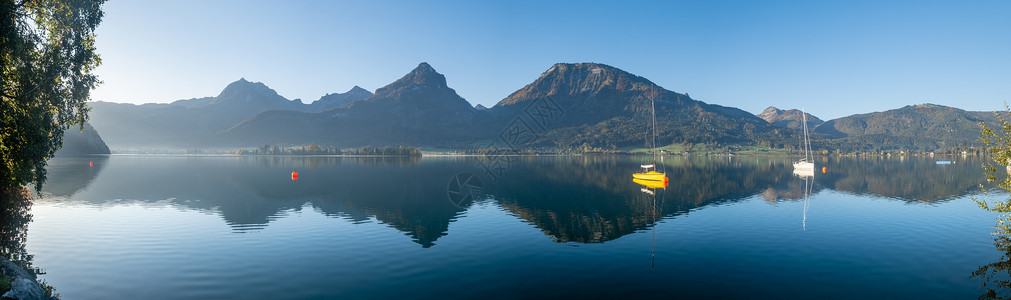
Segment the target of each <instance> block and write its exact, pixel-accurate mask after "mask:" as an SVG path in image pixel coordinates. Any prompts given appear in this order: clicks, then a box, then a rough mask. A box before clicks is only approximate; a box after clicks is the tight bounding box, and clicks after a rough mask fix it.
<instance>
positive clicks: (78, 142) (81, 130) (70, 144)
mask: <svg viewBox="0 0 1011 300" xmlns="http://www.w3.org/2000/svg"><path fill="white" fill-rule="evenodd" d="M80 154H109V146H107V145H106V144H105V141H103V140H102V137H101V136H99V135H98V131H96V130H95V128H94V127H91V124H88V123H84V126H82V127H77V126H72V127H70V128H68V129H66V130H64V131H63V146H62V147H61V148H60V150H59V151H56V155H60V156H65V155H80Z"/></svg>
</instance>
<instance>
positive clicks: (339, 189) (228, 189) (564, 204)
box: [41, 156, 982, 247]
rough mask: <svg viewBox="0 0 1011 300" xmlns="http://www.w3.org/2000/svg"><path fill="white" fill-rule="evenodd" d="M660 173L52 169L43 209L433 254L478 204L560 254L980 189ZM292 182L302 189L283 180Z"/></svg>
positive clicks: (673, 165) (269, 164) (936, 172)
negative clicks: (303, 235) (297, 226)
mask: <svg viewBox="0 0 1011 300" xmlns="http://www.w3.org/2000/svg"><path fill="white" fill-rule="evenodd" d="M86 160H94V161H95V167H94V168H92V167H88V164H87V161H86ZM663 164H664V166H665V167H666V169H667V176H668V178H669V179H670V181H669V185H668V186H667V187H666V189H664V190H661V191H654V192H655V193H659V194H661V195H659V196H660V198H661V199H660V201H659V202H657V201H652V200H646V199H644V198H643V197H644V195H646V193H643V191H642V188H643V187H642V186H640V185H638V184H636V183H635V182H633V181H631V180H630V178H629V174H630V172H632V171H634V169H635V167H637V166H638V164H637V163H636V162H635V161H634V159H633V158H628V157H608V156H584V157H521V158H517V160H516V162H515V163H514V164H513V165H512V166H511V168H510V170H509V172H508V173H506V174H505V175H504V176H502V177H501V178H498V181H497V182H494V183H491V182H492V181H491V180H483V182H485V183H489V184H485V185H483V186H479V188H477V190H479V192H478V193H476V194H474V193H471V192H473V191H474V190H475V183H476V182H481V181H482V180H481V179H482V177H481V176H482V175H481V172H480V168H479V167H478V164H477V162H476V160H475V159H473V158H467V157H441V158H416V157H415V158H349V157H190V156H183V157H173V156H113V157H111V158H58V159H53V160H52V161H51V162H50V164H49V165H50V167H49V177H50V181H49V182H48V183H47V184H46V186H45V189H44V191H43V192H44V193H45V194H46V197H45V198H43V199H42V200H41V201H52V202H67V201H69V202H75V203H85V204H89V205H97V206H107V205H117V204H120V203H133V202H140V203H168V204H170V205H173V206H178V207H186V208H190V209H197V210H203V211H208V212H212V213H215V214H217V215H220V216H221V218H223V219H224V220H225V222H226V223H227V224H229V225H231V226H232V227H233V229H234V230H235V231H236V232H245V231H248V230H257V229H261V228H264V227H266V226H268V225H269V224H270V223H271V222H272V221H273V220H276V219H278V218H282V217H284V216H285V215H286V214H287V213H288V212H292V211H299V210H301V209H303V208H304V207H307V206H306V204H309V207H312V209H315V210H317V211H319V212H321V213H323V214H325V215H327V216H331V217H335V218H342V219H346V220H348V221H350V222H373V220H374V221H378V222H381V223H383V224H387V225H388V226H390V227H392V228H395V229H397V230H398V231H400V232H403V233H404V234H405V235H407V236H409V237H410V238H411V239H412V240H413V241H414V242H416V243H418V244H419V245H421V246H422V247H431V246H433V245H435V243H436V241H437V240H438V239H439V238H441V237H442V236H445V235H447V234H448V233H449V232H448V231H449V224H450V223H452V222H454V221H455V220H457V219H458V218H460V217H461V216H462V215H464V212H466V211H467V209H468V207H469V206H468V204H469V203H471V202H473V201H474V200H475V197H487V198H490V199H494V201H495V203H497V205H499V206H501V207H502V208H504V209H505V210H507V211H509V212H511V213H512V214H514V215H515V216H518V217H519V218H521V219H523V220H524V221H526V222H528V223H530V224H532V225H534V226H535V227H537V228H538V229H540V230H541V231H542V232H543V233H544V234H545V235H547V236H548V237H550V238H551V239H552V240H554V241H556V242H560V243H566V242H575V243H600V242H606V241H610V240H614V239H617V238H620V237H622V236H624V235H627V234H631V233H634V232H636V231H640V230H645V229H648V228H651V227H652V226H653V225H654V224H656V223H657V222H658V221H660V220H662V219H664V218H675V217H677V216H679V215H684V214H688V213H690V212H691V211H693V210H697V209H700V208H704V207H706V206H710V205H716V204H721V203H731V202H736V201H741V200H744V199H748V198H751V197H753V196H756V195H760V196H761V197H763V198H765V199H766V200H767V201H770V202H776V201H783V200H788V201H795V200H797V201H799V200H800V199H806V196H808V195H810V194H811V193H817V192H818V190H820V189H833V190H837V191H842V192H846V193H853V194H874V195H879V196H884V197H888V198H892V199H900V200H902V201H908V202H925V203H937V202H940V201H946V200H949V199H952V198H955V197H958V196H961V195H965V194H968V193H970V192H971V191H975V188H976V187H978V185H979V184H980V183H981V181H982V180H981V179H980V176H978V164H977V163H975V162H973V161H971V159H970V160H958V161H956V162H955V163H954V164H952V165H944V166H938V165H935V164H934V163H933V161H932V160H925V159H914V158H908V159H904V160H898V159H892V160H888V159H848V158H831V159H827V160H825V161H822V162H821V164H820V166H825V167H826V168H827V172H826V173H819V174H817V177H815V178H810V179H809V180H804V181H801V180H797V179H796V177H794V176H793V175H792V174H791V169H792V166H791V161H790V159H788V158H735V159H733V160H728V159H726V158H667V159H665V161H664V162H663ZM292 171H297V172H298V173H299V180H298V181H292V180H290V173H291V172H292ZM461 174H478V175H477V176H476V177H474V180H476V182H470V181H469V180H470V179H469V178H471V177H467V178H468V179H464V181H460V180H457V186H456V190H454V189H453V186H452V179H453V178H457V177H458V176H460V175H461ZM970 175H971V176H970ZM816 181H817V182H816ZM447 182H450V186H447ZM815 183H817V184H815ZM477 185H480V184H477ZM647 190H650V191H653V190H652V189H651V188H647ZM454 191H455V192H456V193H457V194H456V195H457V196H458V197H457V198H458V199H457V200H458V201H453V199H454V198H453V197H452V196H453V194H452V192H454ZM463 192H468V193H466V194H465V193H463ZM467 197H470V198H467ZM477 200H480V199H477ZM805 212H806V208H805ZM804 226H805V227H806V215H805V220H804Z"/></svg>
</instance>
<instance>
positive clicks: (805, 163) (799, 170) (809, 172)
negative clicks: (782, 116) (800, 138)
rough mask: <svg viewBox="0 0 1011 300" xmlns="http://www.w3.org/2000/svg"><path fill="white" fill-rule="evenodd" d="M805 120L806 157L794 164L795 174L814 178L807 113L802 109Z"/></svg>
mask: <svg viewBox="0 0 1011 300" xmlns="http://www.w3.org/2000/svg"><path fill="white" fill-rule="evenodd" d="M801 117H802V118H803V120H804V157H803V158H801V159H800V160H798V161H797V162H795V163H793V174H796V175H798V176H802V177H804V176H814V163H813V162H811V161H809V160H810V159H811V141H810V140H809V139H808V137H807V112H806V111H804V110H803V109H801Z"/></svg>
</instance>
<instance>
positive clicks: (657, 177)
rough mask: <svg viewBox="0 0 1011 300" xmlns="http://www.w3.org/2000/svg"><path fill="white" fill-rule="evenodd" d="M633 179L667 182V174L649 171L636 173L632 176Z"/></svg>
mask: <svg viewBox="0 0 1011 300" xmlns="http://www.w3.org/2000/svg"><path fill="white" fill-rule="evenodd" d="M632 178H634V179H640V180H651V181H663V182H666V181H667V174H664V173H660V172H657V171H649V172H646V173H635V174H632Z"/></svg>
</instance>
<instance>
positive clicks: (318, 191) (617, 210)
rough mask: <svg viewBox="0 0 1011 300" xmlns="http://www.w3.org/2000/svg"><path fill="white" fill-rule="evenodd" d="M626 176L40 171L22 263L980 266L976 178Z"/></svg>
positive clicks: (912, 293) (907, 281)
mask: <svg viewBox="0 0 1011 300" xmlns="http://www.w3.org/2000/svg"><path fill="white" fill-rule="evenodd" d="M646 159H647V158H643V157H627V156H581V157H579V156H577V157H558V156H537V157H422V158H418V157H415V158H376V157H280V156H278V157H255V156H245V157H235V156H144V155H137V156H129V155H123V156H120V155H113V156H90V157H67V158H56V159H52V160H51V161H50V162H49V167H48V171H49V181H48V182H47V183H46V184H45V185H44V189H43V193H42V194H43V197H42V198H41V199H36V200H35V204H34V205H33V206H32V207H31V210H30V212H31V214H32V221H31V222H30V223H27V225H26V228H27V239H26V242H25V243H24V245H22V247H23V251H25V252H27V254H30V255H33V261H32V262H33V264H34V266H36V267H39V268H41V269H43V270H45V271H46V274H45V275H41V278H42V279H44V280H45V281H46V282H47V283H49V284H51V285H52V286H54V287H55V288H56V292H58V293H60V294H61V295H62V296H63V299H333V298H365V299H395V298H412V299H413V298H421V299H426V298H427V299H442V298H493V299H497V298H503V299H514V298H562V297H565V298H619V297H621V298H629V297H634V298H941V299H965V298H975V297H978V296H979V295H981V293H982V291H981V290H980V289H979V286H980V285H981V283H982V279H981V278H979V277H970V275H971V274H972V272H974V271H976V270H977V269H978V268H980V266H983V265H986V264H989V263H994V262H997V261H999V260H1000V259H1001V257H1002V256H1001V253H1000V252H998V251H997V249H995V246H994V237H993V236H992V235H991V233H992V232H993V230H994V220H995V218H996V217H997V215H996V214H993V213H988V212H985V211H983V210H982V209H980V208H978V207H977V205H976V204H975V203H974V202H973V200H972V197H974V196H975V197H980V196H982V195H981V193H980V188H979V184H981V183H983V182H984V180H983V178H982V170H981V168H980V163H981V162H982V160H981V159H979V158H972V157H969V158H961V157H958V158H950V157H949V158H940V159H941V160H952V161H953V163H952V164H948V165H940V164H937V163H936V162H935V160H934V159H926V158H910V157H907V158H900V157H892V158H847V157H843V158H837V157H829V158H819V159H818V160H817V161H816V166H817V169H818V172H817V173H816V174H815V176H814V178H813V179H810V180H806V179H805V178H801V177H797V176H794V175H792V173H791V171H792V166H791V162H792V161H791V159H790V158H766V157H758V158H756V157H708V158H707V157H688V158H683V157H667V158H665V159H664V162H663V163H662V164H661V167H660V169H661V171H665V172H666V173H667V176H668V177H669V178H670V184H669V186H667V187H666V188H656V189H652V188H647V187H643V186H640V185H638V184H636V183H634V182H632V178H631V173H634V172H637V171H639V168H638V166H639V164H642V163H647V162H646ZM92 164H93V165H92ZM822 167H824V168H825V170H824V171H825V172H822ZM293 171H297V172H298V180H292V178H291V173H292V172H293ZM998 196H999V195H993V196H991V197H998ZM984 197H985V196H984ZM997 275H1001V274H997ZM1004 276H1006V274H1004Z"/></svg>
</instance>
